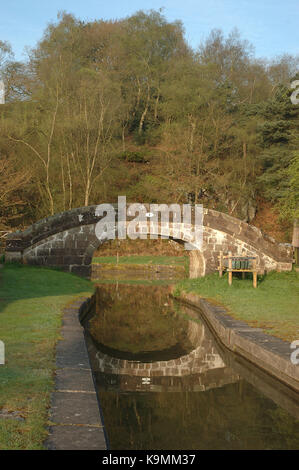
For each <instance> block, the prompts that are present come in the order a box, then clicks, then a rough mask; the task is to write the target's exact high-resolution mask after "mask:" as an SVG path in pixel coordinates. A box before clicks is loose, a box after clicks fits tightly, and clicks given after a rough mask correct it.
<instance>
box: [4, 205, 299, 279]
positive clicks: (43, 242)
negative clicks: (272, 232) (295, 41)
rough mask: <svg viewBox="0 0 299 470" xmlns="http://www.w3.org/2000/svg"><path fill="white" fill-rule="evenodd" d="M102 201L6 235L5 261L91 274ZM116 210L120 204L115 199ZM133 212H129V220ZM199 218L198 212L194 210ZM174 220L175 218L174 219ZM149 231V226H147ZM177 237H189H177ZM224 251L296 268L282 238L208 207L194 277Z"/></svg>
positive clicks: (272, 266) (267, 265)
mask: <svg viewBox="0 0 299 470" xmlns="http://www.w3.org/2000/svg"><path fill="white" fill-rule="evenodd" d="M96 208H97V206H89V207H83V208H78V209H72V210H70V211H67V212H63V213H60V214H56V215H54V216H51V217H48V218H45V219H43V220H40V221H39V222H36V223H34V224H33V225H31V226H30V227H28V228H27V229H26V230H24V231H23V232H21V231H18V232H14V233H11V234H9V235H8V236H7V240H6V251H5V259H6V261H8V262H10V261H17V262H20V263H24V264H29V265H38V266H50V267H56V268H61V269H63V270H64V271H68V272H72V273H74V274H77V275H80V276H83V277H90V274H91V261H92V256H93V253H94V252H95V251H96V250H97V249H98V248H99V246H100V245H101V243H104V242H105V240H102V241H100V240H99V239H98V238H97V236H96V234H95V227H96V224H97V222H99V220H101V218H102V217H101V216H99V215H97V212H96ZM115 210H116V212H117V205H115ZM132 219H134V217H131V218H130V217H127V220H128V221H130V220H132ZM192 220H193V224H194V214H193V219H192ZM170 222H171V220H170ZM148 233H149V231H148ZM173 239H174V240H175V241H177V242H178V243H183V242H185V241H187V242H188V241H189V240H188V239H186V240H184V237H182V238H180V239H177V238H173ZM220 251H223V252H227V251H231V252H232V254H233V255H240V254H242V253H243V254H245V255H248V256H257V266H258V270H259V272H264V271H270V270H278V271H287V270H291V269H292V249H291V246H287V245H283V244H278V243H277V242H275V240H273V239H272V238H271V237H269V236H267V235H266V234H264V233H262V232H261V231H260V230H259V229H257V228H256V227H254V226H252V225H249V224H247V223H245V222H242V221H241V220H238V219H236V218H233V217H230V216H229V215H226V214H224V213H221V212H217V211H215V210H211V209H204V214H203V245H202V247H201V249H200V250H191V251H189V252H188V253H189V254H190V277H199V276H204V275H205V274H208V273H211V272H213V271H215V270H216V268H217V265H218V256H219V253H220Z"/></svg>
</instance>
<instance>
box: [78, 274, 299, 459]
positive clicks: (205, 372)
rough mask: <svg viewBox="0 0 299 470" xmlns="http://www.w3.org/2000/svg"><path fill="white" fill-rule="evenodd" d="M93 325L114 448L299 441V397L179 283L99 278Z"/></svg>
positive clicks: (88, 330)
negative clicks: (226, 336) (231, 344)
mask: <svg viewBox="0 0 299 470" xmlns="http://www.w3.org/2000/svg"><path fill="white" fill-rule="evenodd" d="M84 327H85V334H86V341H87V346H88V350H89V356H90V361H91V366H92V369H93V374H94V378H95V384H96V388H97V394H98V398H99V402H100V405H101V410H102V413H103V417H104V424H105V428H106V432H107V435H108V439H109V446H110V449H112V450H117V449H122V450H131V449H132V450H133V449H134V450H138V449H145V450H154V449H155V450H156V449H160V450H165V449H167V450H184V449H188V450H193V449H198V450H201V449H207V450H209V449H298V448H299V397H298V394H296V393H295V392H294V391H292V390H290V389H288V388H287V387H285V386H284V385H283V384H281V383H279V382H278V381H276V380H274V379H273V378H271V377H270V376H268V375H267V374H265V373H263V372H262V371H261V370H260V369H257V368H256V367H255V366H253V365H252V364H249V363H248V362H247V361H245V360H244V359H242V358H241V357H238V356H237V355H235V354H233V353H232V352H229V351H228V350H226V349H225V348H223V347H222V346H221V345H220V344H219V343H218V342H217V340H216V339H215V337H214V336H213V334H212V333H211V331H210V330H209V327H208V325H207V324H206V323H205V320H204V318H203V317H202V315H201V313H200V312H199V311H195V310H194V309H191V308H190V307H188V306H186V305H184V304H182V303H180V302H179V301H177V300H175V299H173V298H172V296H171V295H170V289H169V285H165V284H161V285H160V284H159V285H157V284H156V283H152V284H150V283H138V284H129V283H128V284H127V283H118V282H117V283H105V284H101V285H98V286H97V288H96V293H95V302H94V308H93V310H92V312H91V314H90V315H89V316H88V317H87V318H86V319H85V321H84Z"/></svg>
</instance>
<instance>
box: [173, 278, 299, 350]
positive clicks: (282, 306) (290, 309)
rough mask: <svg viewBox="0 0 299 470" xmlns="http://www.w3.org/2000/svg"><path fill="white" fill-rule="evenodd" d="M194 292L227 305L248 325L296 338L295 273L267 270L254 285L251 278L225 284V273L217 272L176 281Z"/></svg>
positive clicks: (298, 301) (298, 283)
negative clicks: (230, 284) (256, 286)
mask: <svg viewBox="0 0 299 470" xmlns="http://www.w3.org/2000/svg"><path fill="white" fill-rule="evenodd" d="M182 290H184V291H186V292H194V293H196V294H198V295H199V296H200V297H203V298H206V299H208V300H210V301H211V302H212V303H218V304H221V305H223V306H224V307H226V308H227V310H228V313H229V314H230V315H231V316H232V317H234V318H236V319H238V320H242V321H245V322H246V323H248V324H249V325H250V326H252V327H258V328H262V329H263V330H264V332H265V333H268V334H271V335H273V336H277V337H279V338H282V339H285V340H287V341H293V340H296V339H299V273H297V272H295V271H292V272H285V273H275V272H273V273H269V274H268V275H266V276H264V277H259V283H258V288H257V289H253V287H252V279H251V278H250V279H245V280H242V279H237V278H235V277H234V278H233V284H232V286H229V285H228V282H227V274H226V275H225V276H224V277H222V278H219V275H218V273H216V274H211V275H208V276H206V277H204V278H199V279H186V280H182V281H179V282H178V283H177V288H176V294H179V292H180V291H182Z"/></svg>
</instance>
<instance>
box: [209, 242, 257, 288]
mask: <svg viewBox="0 0 299 470" xmlns="http://www.w3.org/2000/svg"><path fill="white" fill-rule="evenodd" d="M218 259H219V266H218V271H219V276H220V277H222V275H223V272H224V271H227V272H228V283H229V285H230V286H231V285H232V282H233V272H234V273H242V279H244V278H245V273H252V274H253V287H257V267H256V257H255V256H233V255H232V253H231V252H229V253H228V255H226V256H224V255H223V253H222V251H221V252H220V256H218Z"/></svg>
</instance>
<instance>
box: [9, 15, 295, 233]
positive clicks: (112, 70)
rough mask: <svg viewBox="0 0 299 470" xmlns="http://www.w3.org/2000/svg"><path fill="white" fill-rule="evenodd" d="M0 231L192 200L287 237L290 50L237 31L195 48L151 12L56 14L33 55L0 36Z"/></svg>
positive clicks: (291, 179)
mask: <svg viewBox="0 0 299 470" xmlns="http://www.w3.org/2000/svg"><path fill="white" fill-rule="evenodd" d="M1 39H2V41H0V74H1V76H2V79H3V80H4V82H5V86H6V103H5V104H4V105H1V106H0V230H10V229H11V230H15V229H17V228H20V229H22V228H24V227H26V226H28V225H30V224H31V223H33V222H34V221H37V220H39V219H41V218H43V217H47V216H49V215H51V214H54V213H57V212H62V211H65V210H68V209H71V208H74V207H81V206H84V205H91V204H100V203H102V202H116V201H117V196H118V195H126V196H127V201H128V202H149V203H151V202H164V203H175V202H176V203H180V204H182V203H187V202H192V203H201V204H203V205H204V206H205V207H210V208H214V209H216V210H220V211H223V212H226V213H228V214H231V215H233V216H235V217H239V218H241V219H242V220H245V221H247V222H250V223H253V224H255V225H256V226H258V227H260V228H262V229H263V230H265V231H267V232H268V233H270V234H271V235H273V236H274V237H275V238H276V239H277V240H279V241H290V233H291V228H292V224H293V219H294V218H295V217H299V132H298V130H299V106H298V105H297V106H296V105H294V104H292V103H291V100H290V95H291V92H292V91H291V90H290V83H291V82H292V81H293V80H295V79H299V73H298V70H299V56H297V57H294V56H290V55H284V56H281V57H277V58H276V59H275V60H271V61H269V60H267V59H257V58H255V56H254V52H253V49H252V47H251V45H250V44H249V43H248V42H247V41H246V40H243V39H242V38H241V36H240V34H239V33H238V31H237V30H235V31H232V32H231V34H230V35H229V36H228V37H225V36H224V35H223V33H222V32H221V31H220V30H212V31H211V33H210V35H209V37H208V38H207V39H206V40H205V41H204V42H203V43H202V44H200V45H199V47H198V49H196V50H193V49H192V48H191V47H190V46H189V45H188V43H187V42H186V39H185V36H184V29H183V25H182V24H181V22H180V21H177V22H173V23H171V22H168V21H167V20H166V18H165V17H164V16H163V14H162V13H161V12H160V11H149V12H143V11H140V12H137V13H136V14H134V15H133V16H131V17H128V18H125V19H123V20H121V21H102V20H99V21H94V22H82V21H80V20H79V19H77V18H75V17H74V16H72V15H71V14H67V13H64V12H63V13H60V14H59V15H58V19H57V22H55V23H53V24H50V25H49V26H48V27H47V29H46V31H45V32H44V36H43V38H42V39H41V41H40V42H39V43H38V44H37V46H36V48H35V49H33V50H29V51H28V60H26V61H25V62H16V61H15V60H14V56H13V52H12V50H11V47H10V45H9V44H8V43H7V42H6V41H5V38H1Z"/></svg>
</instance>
